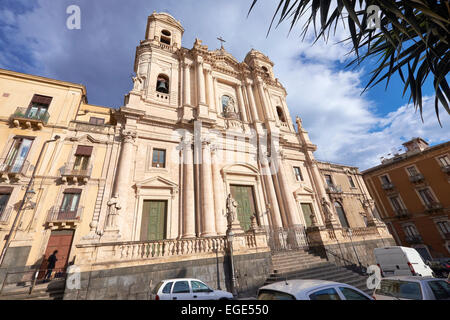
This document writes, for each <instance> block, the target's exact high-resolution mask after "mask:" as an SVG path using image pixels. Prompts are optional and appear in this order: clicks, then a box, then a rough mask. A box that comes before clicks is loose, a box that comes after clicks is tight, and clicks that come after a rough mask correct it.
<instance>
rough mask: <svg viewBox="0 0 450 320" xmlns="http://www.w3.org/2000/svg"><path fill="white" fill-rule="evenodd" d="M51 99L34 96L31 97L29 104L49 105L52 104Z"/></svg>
mask: <svg viewBox="0 0 450 320" xmlns="http://www.w3.org/2000/svg"><path fill="white" fill-rule="evenodd" d="M52 99H53V98H52V97H46V96H41V95H38V94H35V95H34V96H33V99H32V100H31V103H39V104H46V105H50V103H51V102H52Z"/></svg>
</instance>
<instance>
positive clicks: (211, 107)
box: [206, 68, 216, 110]
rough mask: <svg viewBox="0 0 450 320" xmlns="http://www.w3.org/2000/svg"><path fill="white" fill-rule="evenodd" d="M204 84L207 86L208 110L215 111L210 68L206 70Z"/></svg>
mask: <svg viewBox="0 0 450 320" xmlns="http://www.w3.org/2000/svg"><path fill="white" fill-rule="evenodd" d="M206 82H207V84H208V100H209V101H208V103H209V110H215V109H216V104H215V101H216V100H215V98H214V84H213V76H212V70H211V68H208V69H206Z"/></svg>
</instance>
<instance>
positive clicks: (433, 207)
mask: <svg viewBox="0 0 450 320" xmlns="http://www.w3.org/2000/svg"><path fill="white" fill-rule="evenodd" d="M440 210H442V204H440V203H439V202H431V203H426V204H425V211H426V212H428V213H432V212H436V211H440Z"/></svg>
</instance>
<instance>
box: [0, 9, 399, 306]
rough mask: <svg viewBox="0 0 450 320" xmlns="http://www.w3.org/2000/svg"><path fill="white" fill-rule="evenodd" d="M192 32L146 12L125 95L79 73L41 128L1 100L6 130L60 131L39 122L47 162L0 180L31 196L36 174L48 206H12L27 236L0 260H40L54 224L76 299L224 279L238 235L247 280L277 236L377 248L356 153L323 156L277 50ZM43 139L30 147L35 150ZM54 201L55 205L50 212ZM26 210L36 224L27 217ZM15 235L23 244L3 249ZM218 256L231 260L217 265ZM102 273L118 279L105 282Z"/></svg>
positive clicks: (379, 229) (333, 247)
mask: <svg viewBox="0 0 450 320" xmlns="http://www.w3.org/2000/svg"><path fill="white" fill-rule="evenodd" d="M183 32H184V29H183V27H182V25H181V24H180V22H178V21H177V20H175V19H174V18H173V17H172V16H170V15H169V14H166V13H153V14H152V15H151V16H150V17H149V18H148V24H147V30H146V35H145V40H143V41H141V42H140V44H139V46H138V47H137V49H136V57H135V65H134V71H135V74H136V76H135V77H134V78H133V89H132V90H131V91H130V92H129V93H128V94H127V95H126V96H125V101H124V105H123V106H122V107H120V108H118V109H110V108H106V107H97V106H91V105H89V104H87V100H86V98H85V95H84V94H85V89H84V88H83V87H79V88H76V90H75V89H73V88H72V89H71V90H72V91H74V90H75V91H77V90H78V91H77V92H76V93H73V94H74V97H76V98H75V99H78V100H74V101H73V103H72V104H71V106H70V111H68V113H69V114H70V115H68V116H66V117H65V118H64V119H66V120H65V123H59V124H57V123H54V122H52V121H51V118H52V116H53V117H54V115H55V113H54V112H55V110H56V109H55V108H53V109H52V108H51V107H52V106H51V104H50V107H49V104H47V107H48V108H49V109H48V110H47V109H46V111H48V112H49V119H50V120H49V122H45V123H43V126H42V123H41V129H42V127H43V130H41V131H39V130H37V129H36V130H31V129H32V128H31V126H30V127H28V124H27V121H26V120H27V119H25V120H23V118H27V117H28V116H29V113H27V115H25V116H22V118H21V117H16V118H14V119H12V120H11V118H10V117H9V118H8V117H6V115H5V117H4V118H5V127H4V128H3V129H2V130H3V131H4V132H5V134H3V136H5V139H9V140H11V141H13V140H14V137H15V136H16V135H15V134H12V133H11V129H10V128H11V123H13V124H14V123H15V124H17V126H16V129H14V130H21V132H20V136H21V137H24V136H25V135H35V136H40V135H42V134H43V132H44V131H45V132H46V135H47V136H48V137H47V138H50V132H57V133H58V135H59V137H60V138H59V139H58V141H55V142H54V143H53V144H54V145H52V144H51V143H50V144H49V145H48V146H45V150H44V145H43V143H44V140H45V139H44V138H36V139H35V138H33V140H38V141H39V144H40V145H41V146H42V149H41V152H43V154H44V157H45V159H46V160H45V161H54V162H53V165H52V166H47V167H45V168H44V166H40V167H39V168H40V171H39V172H38V173H39V174H37V175H35V172H33V174H31V171H27V172H24V173H23V179H22V180H19V181H15V180H14V181H12V180H11V181H10V180H8V179H6V178H5V180H3V183H2V184H1V186H0V191H2V192H3V193H4V194H8V192H9V195H12V194H13V195H14V197H15V198H16V199H20V198H21V197H22V196H23V199H25V198H26V197H25V195H26V192H28V191H29V188H25V186H27V185H28V186H29V185H30V184H31V185H33V186H35V185H37V181H40V182H41V184H40V188H41V189H42V190H44V191H43V192H46V193H45V194H46V197H42V196H40V198H39V201H40V202H38V208H39V210H38V209H37V208H36V207H34V208H31V209H30V208H28V209H27V208H24V207H23V206H20V205H19V207H11V209H10V210H11V213H9V214H8V222H5V223H4V225H3V227H2V229H0V231H1V232H4V234H5V235H13V236H14V237H17V234H19V235H21V237H22V238H21V239H22V240H21V241H15V239H14V237H9V240H6V241H4V242H3V244H2V246H3V248H4V251H5V256H6V260H7V261H10V262H11V261H13V260H14V259H13V258H12V257H13V256H14V254H20V255H21V257H22V258H21V261H22V262H23V263H22V264H23V265H24V266H29V268H30V269H32V268H33V267H36V266H38V267H39V266H40V265H41V263H42V261H43V260H42V259H43V258H44V260H45V255H46V254H47V253H50V251H51V250H50V249H49V247H51V246H50V245H49V243H50V242H51V240H52V239H56V237H57V236H64V234H69V235H70V237H71V238H70V239H68V238H67V239H68V240H67V241H69V242H70V245H69V246H68V248H69V249H68V251H67V256H66V257H65V259H66V263H65V264H64V265H63V266H62V267H66V266H67V265H68V264H69V263H71V264H73V265H74V266H76V267H77V268H76V272H81V274H82V275H83V276H82V281H81V287H78V288H69V287H68V289H67V290H66V291H67V292H66V296H67V298H68V299H83V298H104V297H119V298H123V297H126V295H125V294H124V293H123V292H124V291H126V290H129V292H128V294H130V292H132V291H133V293H136V294H137V293H142V292H148V288H149V287H150V286H151V283H154V284H156V282H157V281H159V280H161V279H162V278H164V277H176V276H182V275H185V276H197V277H203V279H205V281H207V282H209V283H210V284H211V285H212V286H214V283H218V284H219V286H220V284H221V283H222V285H223V286H228V282H229V280H230V274H231V273H230V271H229V267H228V263H227V261H228V260H227V259H228V258H229V249H230V247H232V248H233V252H234V255H235V256H236V273H237V274H238V279H237V281H238V287H239V288H241V289H242V291H246V290H250V289H251V288H253V287H254V286H257V285H258V284H262V283H263V282H264V277H266V276H267V273H268V272H269V271H270V257H271V253H272V252H274V251H280V250H292V249H300V248H309V249H312V250H316V251H317V252H318V253H319V254H322V255H324V256H330V252H332V253H333V252H337V250H338V249H337V248H338V247H339V250H340V253H341V254H342V255H345V258H346V259H347V260H352V259H353V260H354V254H353V252H355V248H354V245H355V244H356V248H357V251H359V253H360V254H359V257H358V261H359V260H360V258H361V257H367V259H366V262H367V264H369V263H371V262H373V261H371V259H372V258H371V257H370V255H371V252H370V251H371V250H372V249H373V248H374V247H377V246H381V245H384V244H386V245H387V244H389V243H392V237H391V236H390V235H389V233H388V232H387V229H386V226H385V225H384V224H383V223H382V222H381V221H380V220H379V219H378V218H379V217H378V216H377V213H376V211H375V210H374V203H373V201H372V199H371V197H370V195H369V194H368V192H367V188H366V187H365V185H364V181H363V180H362V178H361V175H360V173H359V171H358V169H357V168H353V167H349V166H343V165H333V164H329V163H324V162H320V161H317V160H316V159H315V158H314V154H313V153H314V151H315V150H316V149H317V147H316V146H315V145H314V144H313V143H312V142H311V141H310V139H309V137H308V133H307V131H306V130H305V128H304V127H303V124H302V121H301V119H300V118H298V117H297V118H296V121H295V122H296V125H297V129H296V127H295V126H294V123H293V121H292V119H291V117H290V113H289V110H288V106H287V103H286V95H287V92H286V90H285V88H284V87H283V85H282V84H281V83H280V81H279V80H278V79H277V78H275V75H274V72H273V66H274V64H273V62H272V61H271V60H270V59H269V58H268V57H267V56H265V55H264V54H262V53H261V52H259V51H256V50H251V51H250V52H249V53H248V54H247V55H246V57H245V59H244V61H243V62H239V61H237V60H236V59H235V58H234V57H233V56H232V55H231V54H229V53H228V52H227V51H226V50H225V49H224V48H223V47H222V48H221V49H218V50H209V49H208V47H207V46H206V45H204V44H203V43H202V41H200V40H198V39H196V41H195V43H194V45H193V47H192V48H191V49H187V48H184V47H182V46H181V42H182V37H183ZM8 76H9V77H19V76H18V74H9V75H8ZM4 81H10V80H8V79H6V77H5V80H4ZM29 81H35V82H37V83H38V82H39V81H41V82H42V81H43V80H42V79H29ZM59 85H62V84H59ZM65 85H66V86H67V84H65ZM16 87H17V86H16ZM11 90H14V89H11ZM83 90H84V91H83ZM75 91H74V92H75ZM0 94H1V92H0ZM48 94H50V93H48ZM33 99H35V98H33ZM35 100H36V99H35ZM41 100H42V101H40V104H41V105H45V103H50V102H49V100H48V99H47V100H45V98H41ZM44 100H45V101H44ZM77 101H78V103H77ZM35 102H39V101H37V100H36V101H35ZM6 103H8V101H6ZM52 103H53V102H52ZM38 105H39V104H38ZM41 107H42V106H41ZM65 108H68V107H67V104H65ZM39 110H41V109H39ZM92 118H94V120H92ZM58 119H62V118H61V117H59V118H58ZM102 119H103V120H102ZM11 121H13V122H11ZM14 121H16V122H14ZM21 121H22V122H23V125H22V122H21ZM32 122H33V121H32ZM6 123H7V124H8V128H7V127H6ZM33 123H34V122H33ZM36 125H38V123H37V124H36ZM52 126H53V127H52ZM19 127H20V129H19ZM50 127H52V128H53V131H52V130H50ZM27 128H28V129H27ZM27 130H29V131H30V132H28V133H27V134H25V133H24V131H27ZM55 130H56V131H55ZM6 132H8V134H6ZM6 136H7V137H8V138H6ZM17 136H18V135H17ZM25 139H26V138H25ZM9 140H8V141H9ZM14 141H15V140H14ZM34 145H36V143H35V144H34ZM34 145H33V146H34ZM8 150H9V149H8ZM8 150H6V149H5V151H4V153H5V155H6V156H5V159H6V161H9V160H8V159H9V158H8V157H10V156H9V155H8V152H9V151H8ZM21 150H22V149H21ZM35 150H39V149H35ZM27 152H28V151H27ZM37 153H39V152H37ZM37 153H36V152H34V154H33V155H32V153H31V151H30V152H28V156H31V155H32V157H34V158H33V161H36V160H35V159H36V158H38V157H37ZM37 161H39V159H38V160H37ZM34 165H35V166H38V164H36V163H35V164H34ZM60 166H61V168H62V169H61V168H60ZM45 170H47V171H45ZM7 175H8V174H6V175H5V177H6V176H7ZM33 179H34V180H33ZM44 182H45V183H44ZM12 187H13V188H14V191H11V188H12ZM15 187H17V190H16V188H15ZM8 188H9V189H8ZM50 188H53V189H54V190H55V194H57V195H58V196H57V197H56V200H55V199H54V198H53V199H50V198H49V197H51V196H50V194H51V192H50V193H49V191H48V190H50ZM46 190H47V191H46ZM13 192H14V193H13ZM2 197H3V196H2ZM2 199H3V198H2ZM5 199H6V196H5ZM9 199H10V196H8V199H6V200H5V201H6V202H8V201H9ZM2 201H3V200H2ZM34 201H36V199H35V200H34ZM55 201H56V203H55ZM52 203H53V205H56V206H58V209H57V210H56V211H55V210H54V211H51V209H50V208H51V204H52ZM7 205H8V204H7V203H6V204H5V207H6V206H7ZM79 208H84V209H83V213H82V219H81V218H80V217H81V215H80V212H79V211H80V210H79ZM27 210H28V211H30V212H31V211H32V212H33V213H32V215H31V216H32V217H33V218H29V216H30V215H27V214H25V213H26V211H27ZM47 210H50V211H49V212H52V214H53V216H52V217H55V216H56V218H54V219H53V220H49V219H50V218H49V216H45V215H44V214H42V212H47ZM77 212H78V213H77ZM14 214H16V216H18V217H19V218H18V219H14V218H13V217H14ZM21 219H24V221H26V219H30V222H29V223H31V225H33V226H34V227H33V228H28V229H26V228H25V229H24V228H23V226H24V225H26V223H25V224H23V223H22V224H20V223H17V220H21ZM19 229H20V232H17V231H19ZM352 230H353V232H352ZM230 231H232V236H231V237H230ZM31 232H33V235H30V233H31ZM64 232H65V233H64ZM27 233H28V236H26V235H27ZM52 237H53V238H52ZM2 238H3V237H2ZM7 238H8V237H7ZM27 239H28V240H27ZM31 239H33V240H31ZM58 239H59V238H58ZM61 239H62V238H61ZM27 241H28V242H27ZM55 241H56V240H55ZM52 243H53V242H52ZM350 243H351V245H352V246H353V248H352V247H350ZM55 246H56V247H57V245H53V247H51V248H54V247H55ZM337 246H338V247H337ZM24 247H27V248H28V249H20V248H24ZM11 248H16V250H15V251H10V253H9V255H8V250H10V249H11ZM17 248H19V249H17ZM2 259H3V258H2ZM361 259H363V258H361ZM372 260H373V259H372ZM219 265H220V268H219ZM15 267H19V266H18V265H15ZM216 269H217V271H218V270H219V269H220V270H221V271H222V272H221V273H220V272H217V273H220V274H217V275H211V273H214V274H215V273H216V272H215V271H216ZM99 273H102V275H103V276H102V277H100V276H99ZM133 275H139V276H133ZM139 277H140V278H139ZM215 277H217V279H216V278H215ZM111 279H112V280H111ZM149 281H150V283H149ZM92 283H94V284H92ZM111 283H112V285H111ZM127 283H128V284H129V283H131V285H129V286H128V287H127ZM108 286H109V287H110V288H118V289H117V290H116V291H114V292H113V293H111V292H109V291H108V290H106V288H105V287H108ZM124 288H126V289H124ZM130 288H131V289H130ZM133 288H134V289H133ZM102 290H103V291H102ZM111 290H112V289H111ZM130 290H131V291H130ZM99 292H101V293H99ZM108 292H109V293H108ZM96 294H100V296H96Z"/></svg>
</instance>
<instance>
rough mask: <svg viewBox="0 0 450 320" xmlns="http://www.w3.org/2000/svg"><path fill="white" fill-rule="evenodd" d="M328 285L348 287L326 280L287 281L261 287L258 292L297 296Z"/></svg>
mask: <svg viewBox="0 0 450 320" xmlns="http://www.w3.org/2000/svg"><path fill="white" fill-rule="evenodd" d="M329 285H344V286H348V285H347V284H344V283H339V282H334V281H327V280H316V279H311V280H307V279H305V280H297V279H295V280H287V281H279V282H275V283H272V284H269V285H266V286H264V287H261V288H260V290H275V291H280V292H285V293H289V294H291V295H297V294H299V293H300V292H301V291H303V290H313V289H318V288H321V287H326V286H329Z"/></svg>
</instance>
